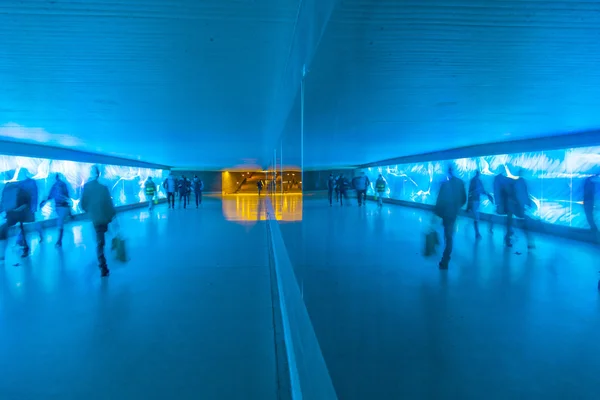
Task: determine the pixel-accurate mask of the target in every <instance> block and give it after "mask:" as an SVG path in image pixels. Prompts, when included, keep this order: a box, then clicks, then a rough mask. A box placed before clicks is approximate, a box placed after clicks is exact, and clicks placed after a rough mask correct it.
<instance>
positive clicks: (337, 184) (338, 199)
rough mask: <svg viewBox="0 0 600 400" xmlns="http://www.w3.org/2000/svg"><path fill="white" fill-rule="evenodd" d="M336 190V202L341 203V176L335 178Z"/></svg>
mask: <svg viewBox="0 0 600 400" xmlns="http://www.w3.org/2000/svg"><path fill="white" fill-rule="evenodd" d="M334 189H335V202H336V203H339V202H340V176H339V175H338V176H337V177H336V178H335V186H334Z"/></svg>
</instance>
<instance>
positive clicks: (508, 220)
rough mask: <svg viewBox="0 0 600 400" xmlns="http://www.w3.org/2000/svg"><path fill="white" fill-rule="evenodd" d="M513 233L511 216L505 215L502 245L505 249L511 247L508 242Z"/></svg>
mask: <svg viewBox="0 0 600 400" xmlns="http://www.w3.org/2000/svg"><path fill="white" fill-rule="evenodd" d="M512 233H513V215H512V213H508V214H507V215H506V234H505V235H504V244H505V245H506V246H507V247H512V242H511V240H510V238H511V236H512Z"/></svg>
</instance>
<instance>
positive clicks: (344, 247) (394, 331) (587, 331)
mask: <svg viewBox="0 0 600 400" xmlns="http://www.w3.org/2000/svg"><path fill="white" fill-rule="evenodd" d="M429 220H430V215H429V214H427V213H425V212H423V211H419V210H415V209H409V208H402V207H400V206H388V205H386V206H384V208H383V209H382V210H381V211H379V210H378V209H377V208H376V206H375V204H373V203H369V205H368V206H367V207H366V208H358V207H357V206H356V200H354V202H353V205H352V206H351V207H344V208H342V207H339V206H334V207H332V208H330V207H329V205H328V204H326V200H323V199H317V200H309V199H308V198H307V197H306V196H305V198H304V210H303V220H302V222H299V223H288V224H282V225H281V230H282V234H283V236H284V240H285V242H286V245H287V247H288V251H289V254H290V257H291V259H292V262H293V263H294V267H295V269H296V275H297V276H298V278H299V281H300V285H301V287H302V290H303V293H304V299H305V302H306V305H307V308H308V311H309V314H310V316H311V320H312V323H313V325H314V328H315V332H316V334H317V338H318V339H319V342H320V345H321V349H322V351H323V354H324V357H325V361H326V362H327V365H328V368H329V372H330V374H331V376H332V379H333V383H334V385H335V387H336V390H337V393H338V396H339V398H340V399H342V400H353V399H402V398H407V399H461V400H464V399H567V398H569V399H597V398H598V385H597V383H598V376H599V373H600V345H599V339H600V298H599V293H598V289H597V282H598V278H599V276H598V270H599V269H600V265H599V260H600V257H599V256H600V251H599V249H598V248H597V247H594V246H592V245H588V244H583V243H577V242H570V241H565V240H562V239H557V238H554V237H542V236H538V237H537V250H535V251H534V252H532V253H528V252H527V249H526V245H525V243H524V238H523V236H522V234H520V233H519V232H517V235H518V240H517V242H516V244H515V247H514V248H513V249H505V248H504V247H503V246H502V231H503V228H502V227H498V228H497V229H496V233H495V234H494V235H490V234H489V233H487V231H486V230H485V229H484V231H483V235H484V238H483V240H481V241H480V242H478V243H476V242H475V240H474V238H473V236H474V235H473V230H472V225H471V223H470V221H467V220H461V221H460V223H459V224H458V227H457V229H458V232H457V234H456V240H455V251H454V255H453V259H452V262H451V265H450V269H449V271H447V272H441V271H439V270H438V267H437V263H438V261H439V258H437V257H434V258H431V259H425V258H424V257H422V256H421V251H422V246H423V232H424V229H425V226H426V225H427V223H428V222H429Z"/></svg>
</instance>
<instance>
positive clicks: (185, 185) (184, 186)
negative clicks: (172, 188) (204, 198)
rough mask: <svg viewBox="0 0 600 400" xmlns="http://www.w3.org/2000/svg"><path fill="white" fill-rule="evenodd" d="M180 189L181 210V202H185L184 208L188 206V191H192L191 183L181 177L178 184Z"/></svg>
mask: <svg viewBox="0 0 600 400" xmlns="http://www.w3.org/2000/svg"><path fill="white" fill-rule="evenodd" d="M178 187H179V208H181V201H182V200H183V208H186V206H187V200H188V191H189V190H190V181H189V180H188V179H187V178H186V177H185V176H183V175H182V176H181V179H180V180H179V182H178Z"/></svg>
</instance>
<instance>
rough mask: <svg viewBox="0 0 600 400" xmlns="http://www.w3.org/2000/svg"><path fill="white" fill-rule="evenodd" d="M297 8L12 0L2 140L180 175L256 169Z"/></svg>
mask: <svg viewBox="0 0 600 400" xmlns="http://www.w3.org/2000/svg"><path fill="white" fill-rule="evenodd" d="M298 4H299V0H264V1H262V0H53V1H41V0H1V1H0V139H1V138H2V137H4V138H7V137H8V138H11V139H18V140H30V141H36V142H40V141H41V142H44V143H47V144H53V145H62V146H71V147H76V148H79V149H82V150H89V151H94V152H102V153H110V154H118V155H122V156H126V157H134V158H139V159H143V160H145V161H150V162H156V163H162V164H166V165H175V166H205V167H218V168H220V167H224V166H227V167H230V166H233V165H236V164H240V163H244V162H250V163H252V162H253V161H255V160H256V159H258V158H260V157H261V156H263V154H262V151H263V147H264V146H263V142H265V141H267V140H270V139H269V137H268V136H266V134H265V126H266V123H267V119H268V118H269V114H270V112H271V111H272V109H270V107H271V103H272V99H273V97H274V96H275V91H276V90H277V85H278V84H279V83H280V82H281V71H283V69H284V68H285V63H286V62H287V59H288V57H289V50H290V44H291V41H292V36H293V32H294V24H295V21H296V16H297V13H298ZM291 100H293V97H292V99H291ZM288 110H289V107H288ZM279 134H280V132H277V133H276V134H275V138H276V137H277V136H278V135H279ZM0 152H1V149H0Z"/></svg>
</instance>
